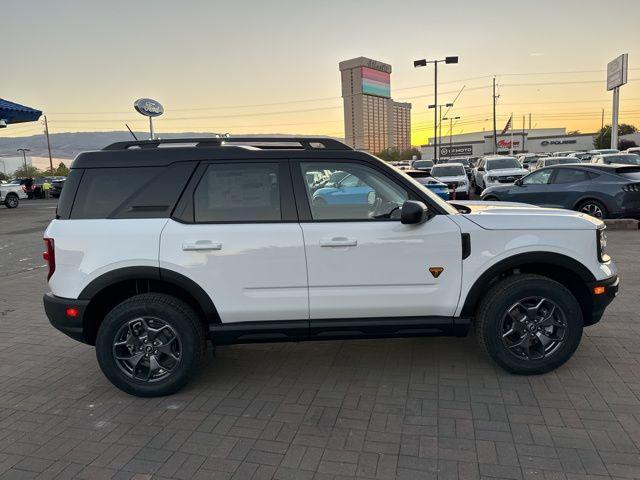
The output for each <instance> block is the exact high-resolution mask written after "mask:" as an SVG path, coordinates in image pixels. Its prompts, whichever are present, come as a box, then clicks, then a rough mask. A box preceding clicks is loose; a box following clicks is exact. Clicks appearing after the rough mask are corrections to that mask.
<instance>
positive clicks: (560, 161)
mask: <svg viewBox="0 0 640 480" xmlns="http://www.w3.org/2000/svg"><path fill="white" fill-rule="evenodd" d="M568 163H580V161H579V160H578V159H577V158H573V157H544V158H540V159H538V161H537V162H536V164H535V165H534V166H533V167H531V168H530V171H534V170H537V169H539V168H544V167H549V166H551V165H565V164H568Z"/></svg>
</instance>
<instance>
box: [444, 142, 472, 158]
mask: <svg viewBox="0 0 640 480" xmlns="http://www.w3.org/2000/svg"><path fill="white" fill-rule="evenodd" d="M471 155H473V145H452V146H450V147H448V146H447V147H440V156H441V157H464V156H467V157H468V156H471Z"/></svg>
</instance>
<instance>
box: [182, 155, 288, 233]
mask: <svg viewBox="0 0 640 480" xmlns="http://www.w3.org/2000/svg"><path fill="white" fill-rule="evenodd" d="M279 170H280V167H279V165H278V164H277V163H254V164H249V163H241V162H237V163H217V164H211V165H209V166H208V167H207V170H206V171H205V172H204V174H203V176H202V178H201V179H200V183H199V184H198V186H197V187H196V190H195V192H194V196H193V205H194V218H195V222H196V223H218V222H220V223H224V222H279V221H282V209H281V200H280V181H281V179H280V173H279Z"/></svg>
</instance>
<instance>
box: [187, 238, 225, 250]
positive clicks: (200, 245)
mask: <svg viewBox="0 0 640 480" xmlns="http://www.w3.org/2000/svg"><path fill="white" fill-rule="evenodd" d="M182 250H184V251H186V252H192V251H203V250H222V244H221V243H217V242H212V241H211V240H193V241H189V242H183V243H182Z"/></svg>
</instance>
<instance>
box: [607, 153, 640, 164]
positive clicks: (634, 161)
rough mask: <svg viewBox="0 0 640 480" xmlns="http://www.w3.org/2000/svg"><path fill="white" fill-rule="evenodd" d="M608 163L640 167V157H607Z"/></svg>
mask: <svg viewBox="0 0 640 480" xmlns="http://www.w3.org/2000/svg"><path fill="white" fill-rule="evenodd" d="M606 160H607V162H610V163H622V164H624V165H640V155H612V156H611V157H606Z"/></svg>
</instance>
